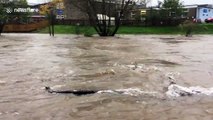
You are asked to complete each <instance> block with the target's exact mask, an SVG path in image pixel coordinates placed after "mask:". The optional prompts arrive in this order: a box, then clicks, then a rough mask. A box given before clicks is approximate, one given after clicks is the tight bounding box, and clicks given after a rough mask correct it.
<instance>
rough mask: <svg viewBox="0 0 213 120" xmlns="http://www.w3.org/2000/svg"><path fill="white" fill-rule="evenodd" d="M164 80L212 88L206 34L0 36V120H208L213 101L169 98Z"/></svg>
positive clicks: (212, 61)
mask: <svg viewBox="0 0 213 120" xmlns="http://www.w3.org/2000/svg"><path fill="white" fill-rule="evenodd" d="M132 66H133V67H132ZM134 66H136V67H135V68H134ZM171 81H173V82H176V83H177V84H179V85H181V86H186V87H190V86H201V87H204V88H211V87H213V36H212V35H196V36H193V37H191V38H185V37H183V36H178V35H177V36H173V35H125V36H117V37H111V38H110V37H109V38H101V37H91V38H85V37H82V36H78V37H77V36H74V35H57V36H56V37H49V36H48V35H44V34H3V36H0V119H1V120H85V119H87V120H213V96H204V95H193V96H185V97H168V96H166V95H165V92H166V91H167V87H168V86H169V84H170V82H171ZM45 86H49V87H52V88H55V89H63V90H116V89H141V90H143V91H146V92H147V94H119V93H110V92H109V93H107V92H106V93H101V94H100V93H96V94H90V95H84V96H75V95H73V94H51V93H48V92H47V91H46V90H44V87H45ZM56 87H58V88H56ZM149 92H150V93H152V94H148V93H149Z"/></svg>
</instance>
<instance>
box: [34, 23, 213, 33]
mask: <svg viewBox="0 0 213 120" xmlns="http://www.w3.org/2000/svg"><path fill="white" fill-rule="evenodd" d="M198 26H199V27H196V28H195V29H194V30H193V31H192V34H213V24H198ZM36 32H38V33H48V28H44V29H41V30H38V31H36ZM55 33H56V34H84V35H85V34H96V31H95V30H94V29H93V27H88V26H79V28H77V29H76V26H71V25H56V26H55ZM117 33H118V34H185V31H184V30H183V29H182V28H181V27H180V26H163V27H162V26H152V27H146V26H143V27H140V26H121V27H120V28H119V30H118V32H117Z"/></svg>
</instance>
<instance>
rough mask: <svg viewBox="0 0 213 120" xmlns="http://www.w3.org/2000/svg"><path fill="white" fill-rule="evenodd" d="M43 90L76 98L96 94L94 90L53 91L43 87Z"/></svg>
mask: <svg viewBox="0 0 213 120" xmlns="http://www.w3.org/2000/svg"><path fill="white" fill-rule="evenodd" d="M45 90H47V91H48V92H49V93H61V94H73V95H76V96H82V95H88V94H95V93H97V92H98V91H95V90H53V89H51V88H50V87H45Z"/></svg>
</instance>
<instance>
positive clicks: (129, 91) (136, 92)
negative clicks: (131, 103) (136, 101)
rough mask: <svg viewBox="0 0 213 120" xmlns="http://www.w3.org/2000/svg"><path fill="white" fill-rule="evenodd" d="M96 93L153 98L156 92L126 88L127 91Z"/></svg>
mask: <svg viewBox="0 0 213 120" xmlns="http://www.w3.org/2000/svg"><path fill="white" fill-rule="evenodd" d="M97 93H99V94H102V93H112V94H123V95H130V96H139V95H152V96H155V95H156V94H157V92H149V91H144V90H142V89H139V88H128V89H116V90H101V91H98V92H97Z"/></svg>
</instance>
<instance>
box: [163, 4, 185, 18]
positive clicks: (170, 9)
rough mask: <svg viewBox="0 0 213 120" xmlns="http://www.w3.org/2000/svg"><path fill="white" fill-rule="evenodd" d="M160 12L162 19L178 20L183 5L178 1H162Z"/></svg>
mask: <svg viewBox="0 0 213 120" xmlns="http://www.w3.org/2000/svg"><path fill="white" fill-rule="evenodd" d="M161 10H162V11H163V13H164V14H162V15H164V17H167V18H178V17H181V16H182V14H183V5H182V3H180V1H179V0H164V2H163V4H162V8H161Z"/></svg>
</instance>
